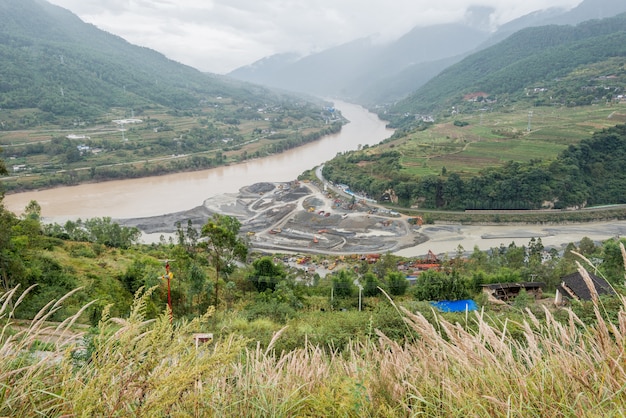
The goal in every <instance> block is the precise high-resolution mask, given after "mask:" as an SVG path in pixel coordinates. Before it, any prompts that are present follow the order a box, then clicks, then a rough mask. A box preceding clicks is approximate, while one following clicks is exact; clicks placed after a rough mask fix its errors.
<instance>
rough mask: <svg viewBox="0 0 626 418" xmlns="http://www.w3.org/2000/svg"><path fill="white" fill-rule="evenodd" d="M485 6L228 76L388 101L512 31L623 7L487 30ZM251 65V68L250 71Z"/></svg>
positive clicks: (554, 12) (615, 4)
mask: <svg viewBox="0 0 626 418" xmlns="http://www.w3.org/2000/svg"><path fill="white" fill-rule="evenodd" d="M491 12H492V10H491V9H489V8H479V7H473V8H470V10H469V11H468V14H467V16H466V19H465V21H464V22H462V23H457V24H447V25H434V26H429V27H416V28H414V29H413V30H411V31H410V32H409V33H407V34H405V35H404V36H402V37H401V38H399V39H397V40H395V41H393V42H390V43H387V44H377V43H375V42H374V41H373V40H372V39H370V38H366V39H361V40H358V41H353V42H349V43H346V44H343V45H341V46H338V47H335V48H330V49H328V50H325V51H322V52H320V53H317V54H312V55H309V56H306V57H303V58H300V59H298V60H296V61H290V62H287V61H283V62H281V65H279V66H272V67H269V66H266V67H262V68H261V69H259V67H261V66H260V65H259V64H260V63H254V64H252V65H251V66H247V67H241V68H239V69H236V70H234V71H233V72H231V73H230V74H229V75H230V76H232V77H234V78H237V79H241V80H246V81H250V82H255V83H259V84H264V85H269V86H275V87H281V88H285V89H288V90H295V91H306V92H308V93H311V94H316V95H322V96H329V95H332V96H336V97H340V98H343V99H347V100H352V101H354V102H358V103H361V104H365V105H375V104H381V103H390V102H391V103H392V102H395V101H397V100H400V99H402V98H405V97H406V96H408V95H409V94H410V93H411V92H413V91H415V90H417V89H418V88H419V87H421V86H422V85H423V84H425V83H426V82H427V81H428V80H429V79H431V78H432V77H434V76H435V75H437V74H438V73H439V72H441V71H443V70H444V69H445V68H446V67H448V66H449V65H452V64H454V63H457V62H459V61H461V60H462V59H463V58H465V57H466V56H468V55H470V54H472V53H474V52H477V51H480V50H482V49H485V48H487V47H489V46H492V45H495V44H497V43H498V42H500V41H502V40H504V39H506V38H507V37H509V36H511V35H512V34H514V33H515V32H517V31H519V30H521V29H524V28H528V27H536V26H544V25H550V24H561V25H562V24H568V25H575V24H578V23H580V22H583V21H585V20H588V19H591V18H598V17H609V16H614V15H616V14H619V13H622V12H626V2H624V1H623V0H584V1H583V2H582V3H580V4H579V5H578V6H577V7H575V8H573V9H571V10H567V9H563V8H549V9H545V10H538V11H535V12H533V13H530V14H528V15H526V16H522V17H520V18H518V19H515V20H513V21H511V22H508V23H506V24H504V25H502V26H500V27H499V28H498V29H497V30H496V31H495V32H493V33H491V32H490V26H489V23H488V20H489V15H490V13H491ZM251 69H254V70H255V71H252V70H251Z"/></svg>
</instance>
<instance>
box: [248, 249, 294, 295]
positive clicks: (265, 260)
mask: <svg viewBox="0 0 626 418" xmlns="http://www.w3.org/2000/svg"><path fill="white" fill-rule="evenodd" d="M252 267H253V268H254V272H253V273H252V274H251V275H250V276H249V277H248V280H250V281H251V282H252V284H254V287H255V288H256V290H257V291H258V292H265V291H266V290H267V289H269V290H271V291H272V292H273V291H274V290H275V289H276V285H277V284H278V283H279V282H280V281H281V280H282V279H284V278H285V277H286V276H287V273H286V272H285V269H284V268H283V266H282V264H276V263H274V260H272V257H268V256H266V257H261V258H259V259H258V260H254V262H253V263H252Z"/></svg>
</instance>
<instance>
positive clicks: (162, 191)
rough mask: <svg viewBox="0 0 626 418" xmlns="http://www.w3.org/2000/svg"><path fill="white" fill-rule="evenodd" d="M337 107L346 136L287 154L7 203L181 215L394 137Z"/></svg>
mask: <svg viewBox="0 0 626 418" xmlns="http://www.w3.org/2000/svg"><path fill="white" fill-rule="evenodd" d="M335 106H336V108H337V109H339V110H340V111H341V112H342V114H343V116H344V117H345V118H346V119H348V120H349V121H350V123H348V124H346V125H344V127H343V129H342V130H341V132H340V133H337V134H335V135H329V136H327V137H324V138H322V139H320V140H318V141H315V142H313V143H310V144H306V145H304V146H302V147H299V148H297V149H292V150H289V151H286V152H284V153H282V154H278V155H273V156H270V157H266V158H262V159H256V160H250V161H247V162H244V163H241V164H236V165H231V166H227V167H219V168H214V169H209V170H202V171H196V172H188V173H177V174H170V175H165V176H157V177H147V178H141V179H129V180H119V181H108V182H102V183H94V184H82V185H78V186H70V187H59V188H55V189H51V190H41V191H31V192H25V193H17V194H11V195H6V196H5V199H4V203H5V206H6V207H7V208H8V209H9V210H11V211H13V212H16V213H21V211H22V210H23V209H24V207H25V206H26V205H27V204H28V202H30V201H31V200H36V201H37V202H38V203H39V205H41V211H42V216H43V217H44V219H46V220H52V221H59V222H60V221H64V220H67V219H76V218H82V219H86V218H93V217H103V216H109V217H112V218H136V217H144V216H154V215H162V214H166V213H172V212H179V211H183V210H186V209H191V208H193V207H196V206H199V205H201V204H202V202H204V200H205V199H207V198H208V197H211V196H214V195H217V194H221V193H231V192H232V193H235V192H237V191H238V190H239V189H240V188H241V187H243V186H246V185H249V184H253V183H257V182H261V181H269V182H275V181H276V182H278V181H290V180H294V179H295V178H296V177H298V175H300V174H301V173H302V172H304V171H305V170H307V169H310V168H313V167H315V166H317V165H319V164H321V163H323V162H325V161H328V160H330V159H331V158H333V157H334V156H335V155H336V154H337V153H338V152H345V151H349V150H354V149H357V148H358V147H359V146H363V145H375V144H378V143H379V142H380V141H382V140H384V139H386V138H388V137H389V136H391V135H392V134H393V130H391V129H388V128H386V127H385V122H383V121H381V120H380V119H379V118H378V116H377V115H375V114H373V113H370V112H368V111H367V110H366V109H364V108H362V107H361V106H357V105H353V104H349V103H345V102H335Z"/></svg>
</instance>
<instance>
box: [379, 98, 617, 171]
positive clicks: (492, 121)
mask: <svg viewBox="0 0 626 418" xmlns="http://www.w3.org/2000/svg"><path fill="white" fill-rule="evenodd" d="M530 112H532V113H530ZM455 122H456V123H457V125H462V124H464V123H467V125H465V126H457V125H455ZM625 122H626V104H618V105H615V104H614V105H611V106H608V105H594V106H585V107H574V108H568V107H559V108H553V107H532V108H530V107H519V108H510V109H503V110H502V111H500V112H483V113H480V114H468V115H463V114H462V115H456V116H455V117H454V119H452V118H451V119H448V120H445V121H443V123H438V124H435V125H433V126H431V127H429V128H428V129H426V130H423V131H417V132H412V133H410V134H409V135H407V136H406V137H403V138H400V139H398V140H396V141H390V142H388V143H387V144H385V145H383V149H390V148H393V149H395V150H397V151H400V152H401V154H402V160H401V163H402V166H403V171H404V172H405V173H407V174H410V175H418V176H424V175H437V174H439V173H441V170H442V168H443V167H445V169H446V170H447V171H449V172H450V171H452V172H457V173H459V174H461V175H471V174H476V173H478V172H479V171H480V170H482V169H484V168H486V167H491V166H497V165H501V164H503V163H505V162H507V161H520V162H523V161H529V160H532V159H542V160H547V159H552V158H554V157H556V156H557V155H558V153H559V152H560V151H562V150H563V149H565V148H566V147H567V146H568V145H571V144H577V143H579V142H580V141H581V140H582V139H585V138H589V137H591V135H592V134H593V133H594V132H597V131H599V130H602V129H604V128H608V127H611V126H615V125H616V124H620V123H625ZM529 128H530V129H529Z"/></svg>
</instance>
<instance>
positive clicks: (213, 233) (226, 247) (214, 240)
mask: <svg viewBox="0 0 626 418" xmlns="http://www.w3.org/2000/svg"><path fill="white" fill-rule="evenodd" d="M240 229H241V222H239V220H238V219H237V218H234V217H232V216H227V215H220V214H218V213H216V214H214V215H213V217H212V218H211V219H209V221H208V222H207V223H206V224H204V226H203V227H202V237H204V238H206V239H207V241H206V242H205V243H203V244H204V245H205V248H206V251H207V255H208V259H209V263H211V264H212V265H213V267H214V268H215V306H216V307H217V305H218V300H219V299H218V288H219V279H220V274H221V273H228V272H229V271H232V269H233V267H234V264H233V263H234V262H235V261H244V260H245V259H246V256H247V255H248V246H247V244H246V242H245V241H244V240H243V239H241V238H240V237H239V236H238V234H239V230H240Z"/></svg>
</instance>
